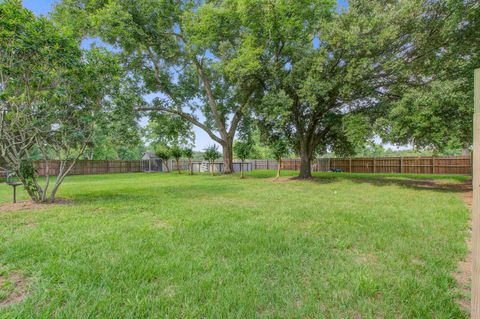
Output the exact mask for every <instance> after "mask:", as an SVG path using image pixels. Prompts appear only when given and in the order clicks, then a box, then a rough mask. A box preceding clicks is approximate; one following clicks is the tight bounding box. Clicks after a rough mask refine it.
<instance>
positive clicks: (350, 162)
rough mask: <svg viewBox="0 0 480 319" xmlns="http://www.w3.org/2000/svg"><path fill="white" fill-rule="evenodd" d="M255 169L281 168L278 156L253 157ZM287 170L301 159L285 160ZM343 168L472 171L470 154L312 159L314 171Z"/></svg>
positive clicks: (355, 170)
mask: <svg viewBox="0 0 480 319" xmlns="http://www.w3.org/2000/svg"><path fill="white" fill-rule="evenodd" d="M251 162H252V167H253V169H277V167H278V163H277V161H275V160H251ZM281 169H284V170H299V169H300V159H285V160H282V167H281ZM334 169H340V170H342V171H343V172H351V173H398V174H461V175H471V174H472V158H471V157H470V156H441V157H440V156H438V157H437V156H430V157H426V156H422V157H415V156H404V157H352V158H319V159H316V160H313V161H312V171H314V172H328V171H330V170H334Z"/></svg>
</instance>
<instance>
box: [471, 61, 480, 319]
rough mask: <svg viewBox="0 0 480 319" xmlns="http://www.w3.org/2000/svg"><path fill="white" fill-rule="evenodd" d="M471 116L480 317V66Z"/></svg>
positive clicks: (475, 313) (475, 299)
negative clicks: (472, 115)
mask: <svg viewBox="0 0 480 319" xmlns="http://www.w3.org/2000/svg"><path fill="white" fill-rule="evenodd" d="M474 100H475V102H474V110H475V111H474V112H475V113H474V118H473V172H472V173H473V201H472V220H473V222H472V238H473V240H472V241H473V271H472V298H471V307H470V308H471V318H475V319H478V318H480V175H479V172H480V68H479V69H476V70H475V88H474Z"/></svg>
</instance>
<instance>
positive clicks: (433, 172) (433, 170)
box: [432, 155, 435, 174]
mask: <svg viewBox="0 0 480 319" xmlns="http://www.w3.org/2000/svg"><path fill="white" fill-rule="evenodd" d="M432 174H435V156H433V155H432Z"/></svg>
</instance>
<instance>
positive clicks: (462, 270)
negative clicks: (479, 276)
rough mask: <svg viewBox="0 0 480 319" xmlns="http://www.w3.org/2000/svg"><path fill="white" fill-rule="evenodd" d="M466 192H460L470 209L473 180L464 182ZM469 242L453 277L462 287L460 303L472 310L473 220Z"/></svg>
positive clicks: (467, 240) (462, 306) (469, 230)
mask: <svg viewBox="0 0 480 319" xmlns="http://www.w3.org/2000/svg"><path fill="white" fill-rule="evenodd" d="M463 187H464V190H465V192H463V193H461V194H460V197H461V198H462V200H463V201H464V203H465V205H467V207H468V208H469V209H470V211H471V208H472V195H473V194H472V185H471V182H467V183H463ZM466 242H467V249H468V251H467V255H466V256H465V259H464V260H462V261H460V262H459V264H458V269H457V271H456V272H455V273H454V274H453V277H454V278H455V280H456V281H457V284H458V287H459V289H460V294H461V297H460V298H458V299H457V303H458V305H459V306H460V307H461V308H462V309H463V310H465V311H466V312H470V298H469V296H470V284H471V279H472V268H473V257H472V224H471V220H470V221H469V227H468V236H467V238H466Z"/></svg>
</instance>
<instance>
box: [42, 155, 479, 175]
mask: <svg viewBox="0 0 480 319" xmlns="http://www.w3.org/2000/svg"><path fill="white" fill-rule="evenodd" d="M217 162H218V163H221V161H217ZM247 162H249V163H251V167H252V169H253V170H258V169H268V170H270V169H271V170H276V169H277V168H278V163H277V161H275V160H248V161H247ZM33 163H34V167H35V169H36V171H37V173H38V174H39V175H41V176H44V175H45V171H46V166H45V162H43V161H34V162H33ZM142 163H144V161H142V160H131V161H122V160H103V161H97V160H81V161H77V162H76V163H75V165H74V167H73V168H72V170H71V171H70V174H69V175H89V174H109V173H136V172H143V171H144V165H142ZM179 165H180V169H182V170H187V169H188V161H187V160H181V161H180V162H179ZM59 166H60V161H50V168H49V170H50V175H57V174H58V169H59ZM169 168H170V170H172V169H173V170H176V163H175V161H172V162H170V164H169ZM281 169H282V170H299V169H300V159H285V160H282V167H281ZM331 169H341V170H342V171H344V172H351V173H398V174H461V175H471V174H472V158H471V157H470V156H442V157H413V156H408V157H407V156H406V157H353V158H320V159H316V160H313V161H312V171H314V172H327V171H330V170H331ZM164 171H165V167H164Z"/></svg>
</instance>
